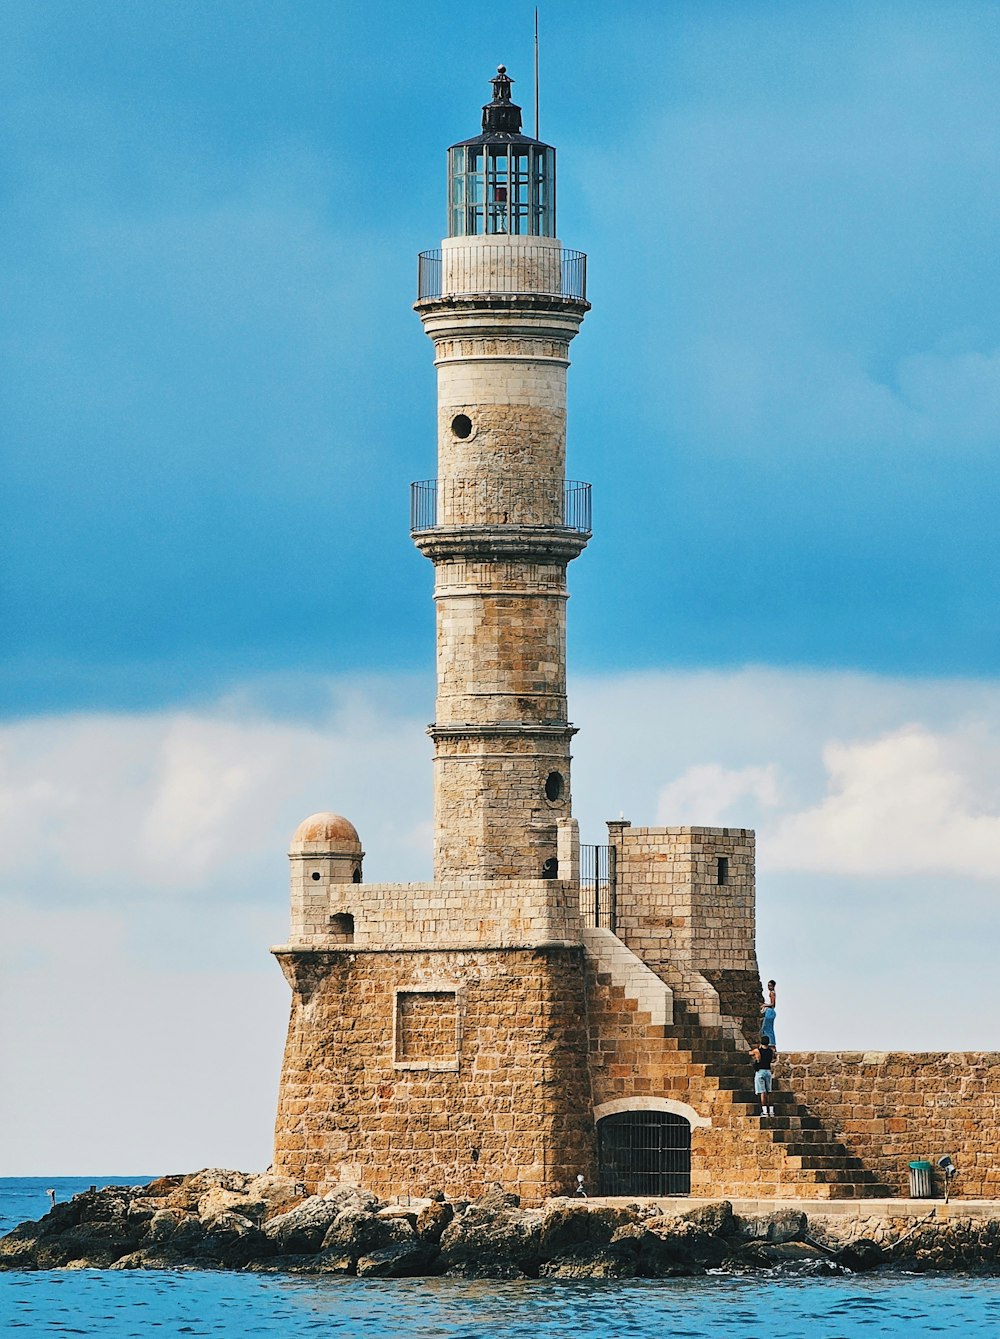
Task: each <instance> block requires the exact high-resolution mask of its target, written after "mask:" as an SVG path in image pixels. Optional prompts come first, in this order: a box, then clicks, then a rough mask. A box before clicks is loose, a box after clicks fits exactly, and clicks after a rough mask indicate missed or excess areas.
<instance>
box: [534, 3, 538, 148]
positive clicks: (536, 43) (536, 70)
mask: <svg viewBox="0 0 1000 1339" xmlns="http://www.w3.org/2000/svg"><path fill="white" fill-rule="evenodd" d="M535 139H538V6H537V5H536V6H535Z"/></svg>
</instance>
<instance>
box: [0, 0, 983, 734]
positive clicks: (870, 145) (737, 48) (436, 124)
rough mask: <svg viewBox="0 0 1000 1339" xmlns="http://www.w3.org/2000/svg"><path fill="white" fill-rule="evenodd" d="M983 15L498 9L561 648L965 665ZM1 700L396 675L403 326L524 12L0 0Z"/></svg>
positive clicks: (978, 656)
mask: <svg viewBox="0 0 1000 1339" xmlns="http://www.w3.org/2000/svg"><path fill="white" fill-rule="evenodd" d="M998 21H1000V10H998V7H997V6H996V5H995V4H990V5H984V4H973V5H963V4H950V5H948V6H947V7H942V6H939V5H929V6H922V5H919V4H906V5H891V4H883V5H879V6H870V5H851V4H845V5H839V6H821V5H809V4H789V5H783V4H763V5H762V4H759V3H754V4H714V5H713V4H709V5H705V4H703V3H699V4H679V5H671V6H669V7H666V6H665V7H663V8H662V9H659V8H656V7H649V6H642V5H629V4H625V5H622V6H617V7H615V9H614V10H613V11H611V10H607V11H605V10H604V9H603V8H601V7H597V6H594V7H592V8H590V7H587V8H584V9H583V10H581V9H580V8H579V6H575V5H574V6H571V5H562V4H552V5H550V6H546V7H543V16H542V39H543V46H542V55H543V62H542V71H543V90H542V92H543V102H542V108H543V132H544V134H545V136H547V137H548V138H550V139H551V140H553V141H554V142H555V143H556V144H557V145H558V147H559V150H560V173H561V175H560V190H561V196H560V231H561V234H562V237H563V240H564V242H565V243H566V244H567V245H571V246H576V247H580V248H582V249H586V250H587V251H588V252H589V253H590V258H591V260H590V264H591V293H592V297H593V302H594V311H593V313H592V315H591V317H590V318H589V321H588V324H587V326H586V328H585V333H584V336H583V337H582V338H581V339H580V340H579V341H578V343H577V345H576V347H575V350H574V354H575V363H576V366H575V369H574V373H573V375H572V379H571V401H570V412H571V473H572V474H573V475H574V476H576V477H580V478H586V479H589V480H591V481H592V482H593V484H594V488H595V507H596V517H597V537H596V539H595V542H594V545H593V547H592V550H591V552H590V553H589V554H588V556H587V557H586V559H585V560H584V561H583V562H581V563H579V564H578V565H577V567H576V568H575V569H574V573H573V577H574V581H573V586H574V593H575V594H576V596H577V598H576V600H575V602H574V605H573V610H572V636H573V656H574V664H575V665H576V666H577V667H578V668H580V669H600V670H608V669H614V668H629V667H634V666H636V665H642V666H654V665H655V666H665V665H679V666H694V665H701V664H712V665H739V664H743V663H746V662H763V663H768V664H784V665H798V666H824V667H834V666H845V667H851V668H872V669H875V670H877V671H880V672H891V673H900V672H901V673H915V674H922V675H927V674H936V673H941V672H946V673H951V674H965V673H970V674H984V673H985V674H991V673H994V672H995V671H996V668H997V663H998V657H1000V645H998V640H997V635H996V632H995V620H994V619H993V618H992V617H991V613H992V610H993V609H994V607H995V605H996V601H997V596H998V589H997V586H998V580H1000V577H998V573H1000V563H998V561H997V558H998V553H997V545H998V540H997V533H998V532H997V527H996V526H995V525H994V524H993V515H992V512H993V496H994V493H995V489H996V483H997V470H998V468H1000V464H998V460H997V455H996V452H995V451H994V450H993V447H994V443H995V436H996V421H997V409H998V407H1000V395H998V391H997V368H998V358H1000V354H998V352H997V350H998V349H1000V330H998V323H1000V315H998V312H1000V304H998V302H997V300H996V299H997V288H998V284H1000V274H998V265H1000V260H998V252H997V248H996V246H995V245H994V241H995V237H996V235H997V225H998V221H1000V220H998V211H1000V183H998V177H997V173H996V171H995V163H996V154H997V140H998V136H1000V129H998V127H1000V116H998V112H1000V77H998V76H1000V68H998V66H1000V47H998V44H997V42H996V41H995V39H996V37H997V35H998V27H1000V22H998ZM0 36H2V39H3V44H4V48H5V50H6V52H7V59H6V61H5V64H4V73H3V75H2V76H0V77H2V79H3V87H2V94H3V107H4V109H3V113H2V115H3V122H4V124H3V135H2V143H3V147H2V150H0V153H2V163H0V171H2V178H0V180H2V190H3V195H2V207H3V213H4V237H5V245H4V248H3V251H2V254H0V284H2V287H3V291H4V292H5V294H6V295H7V298H6V300H5V302H4V304H3V311H2V313H0V342H2V348H3V352H4V362H5V365H6V369H7V374H6V376H5V377H4V383H5V384H4V389H3V393H2V401H0V431H2V437H3V440H4V442H5V444H6V452H5V454H6V457H7V486H6V489H5V501H4V507H5V511H6V516H5V529H6V532H7V535H8V541H7V543H8V554H7V561H6V574H7V583H6V606H7V607H6V614H5V622H6V625H7V630H8V631H7V638H8V658H7V670H6V672H5V680H4V690H5V691H4V695H3V696H4V701H5V703H6V709H7V711H8V712H10V713H21V712H37V711H45V710H48V709H50V708H52V707H56V708H59V709H66V708H72V707H76V706H80V705H86V706H102V707H117V706H120V705H124V706H150V705H154V704H158V703H165V702H176V701H179V700H190V699H191V698H197V697H198V696H199V695H200V694H204V693H213V692H216V691H218V690H219V688H220V687H224V686H225V685H226V684H227V683H228V682H230V681H231V680H233V679H235V678H238V677H241V676H244V675H245V674H247V673H248V672H259V671H287V670H295V671H301V670H302V669H304V668H308V669H312V670H319V671H323V670H328V669H330V668H331V667H337V668H339V669H348V670H365V671H368V670H371V669H372V668H376V667H377V668H393V669H398V668H400V667H401V666H402V667H407V668H412V669H416V670H419V669H421V668H423V667H426V666H427V664H428V663H429V659H430V653H431V645H432V642H431V621H430V617H429V605H428V601H427V592H428V583H429V569H428V568H427V567H426V564H425V563H423V561H422V560H421V559H420V558H419V557H418V555H417V554H416V553H415V552H414V551H413V550H412V548H411V547H410V544H409V540H408V537H407V533H406V515H407V512H406V506H407V497H406V488H407V484H408V482H409V480H410V479H412V478H423V477H426V476H427V475H429V474H431V473H432V472H433V449H434V448H433V374H432V370H431V351H430V346H429V345H428V344H427V343H426V341H425V340H424V339H423V337H422V335H421V333H420V328H419V325H418V324H417V321H416V318H415V316H414V315H413V313H412V312H411V311H410V302H411V301H412V298H413V291H412V290H413V283H414V274H413V272H414V255H415V252H416V251H417V250H419V249H421V248H423V247H426V246H433V245H435V244H436V243H437V241H438V239H439V235H440V232H441V229H442V221H443V164H444V157H443V150H444V148H445V146H446V145H447V144H448V143H449V142H451V141H453V140H456V139H459V138H462V137H464V136H466V135H467V134H468V133H470V132H471V131H473V130H474V129H475V128H476V125H477V118H478V109H479V104H480V103H481V101H482V100H483V99H484V98H485V96H486V93H487V91H488V85H487V82H486V80H487V77H488V75H489V73H490V71H491V69H492V67H493V66H494V65H495V64H496V57H497V55H498V53H499V54H500V56H502V57H503V58H505V59H506V60H507V62H508V64H509V65H510V67H511V69H512V72H513V73H514V74H515V75H517V76H518V77H519V83H518V85H517V89H518V92H519V93H520V95H521V96H522V97H523V98H524V100H525V102H526V103H528V104H529V105H530V64H531V9H530V6H527V5H519V4H510V5H505V6H502V7H497V6H493V5H486V6H476V5H469V4H461V5H458V4H454V5H452V4H433V5H431V6H429V7H424V8H419V9H416V8H413V7H410V6H402V5H380V6H370V7H369V6H361V5H355V4H348V3H344V4H338V5H331V4H329V3H322V4H319V3H308V2H305V3H302V2H300V3H296V4H294V5H292V4H286V3H281V2H280V0H274V2H273V3H268V4H252V3H246V0H242V2H241V3H239V4H227V3H213V4H212V5H209V6H206V5H203V4H197V3H183V2H181V3H173V4H171V5H166V6H165V5H162V4H158V3H144V2H143V0H139V2H138V3H129V4H121V5H119V4H110V3H105V4H98V5H97V6H80V5H78V4H75V3H65V4H63V3H59V2H58V0H52V2H51V3H47V4H46V5H45V6H37V5H30V4H11V3H6V4H4V5H3V6H2V7H0Z"/></svg>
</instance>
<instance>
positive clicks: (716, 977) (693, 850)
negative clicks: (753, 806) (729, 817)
mask: <svg viewBox="0 0 1000 1339" xmlns="http://www.w3.org/2000/svg"><path fill="white" fill-rule="evenodd" d="M608 839H609V842H610V844H611V847H612V849H613V851H614V856H615V865H616V872H617V893H616V902H617V933H618V935H619V936H620V938H621V939H622V940H623V941H624V942H625V943H626V944H627V945H628V946H629V948H631V949H632V950H633V952H635V953H636V954H638V956H639V957H641V958H642V959H643V961H644V962H646V963H648V964H649V965H650V966H651V967H652V968H653V970H654V971H662V972H663V974H664V976H665V979H667V980H668V981H670V979H671V974H674V980H675V981H676V983H677V984H678V985H679V986H680V988H681V990H682V992H683V991H685V983H684V981H683V976H684V973H685V972H687V973H688V980H687V983H686V993H687V995H688V998H689V999H691V1000H692V1001H693V1000H695V999H696V998H697V996H698V995H701V996H702V998H703V1000H704V1008H702V1009H698V1012H699V1014H703V1015H704V1021H705V1022H710V1023H715V1022H717V1021H718V1018H717V1017H713V1016H712V1014H713V1012H714V1010H717V1012H718V1013H721V1014H722V1015H727V1016H729V1017H732V1018H735V1019H737V1020H739V1021H740V1022H741V1023H742V1025H743V1029H744V1032H745V1035H746V1036H747V1037H753V1036H755V1035H756V1033H757V1031H758V1028H759V1009H760V1000H761V993H760V973H759V970H758V967H757V957H756V952H755V949H754V943H755V937H756V927H755V906H754V834H753V832H751V831H750V830H749V829H748V828H705V827H666V828H645V827H643V828H639V827H632V826H631V824H629V823H627V822H626V821H624V820H621V821H618V822H613V823H609V824H608ZM698 977H701V978H703V979H704V981H707V982H708V984H709V987H710V988H711V990H712V991H714V992H715V994H716V995H717V997H718V999H717V1001H716V1004H715V1006H714V1010H713V1006H712V1003H711V995H710V992H706V991H705V987H704V985H703V984H701V983H699V982H698V981H697V978H698Z"/></svg>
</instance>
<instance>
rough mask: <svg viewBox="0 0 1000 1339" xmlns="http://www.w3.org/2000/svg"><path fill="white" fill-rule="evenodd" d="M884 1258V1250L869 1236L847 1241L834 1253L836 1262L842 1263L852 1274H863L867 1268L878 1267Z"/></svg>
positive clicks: (883, 1262)
mask: <svg viewBox="0 0 1000 1339" xmlns="http://www.w3.org/2000/svg"><path fill="white" fill-rule="evenodd" d="M886 1259H887V1257H886V1253H885V1251H884V1250H883V1249H882V1247H881V1246H880V1245H879V1244H878V1242H877V1241H872V1240H871V1238H870V1237H859V1238H858V1239H857V1241H852V1242H848V1244H847V1245H846V1246H842V1247H841V1249H840V1250H839V1251H838V1252H837V1255H836V1260H837V1264H838V1265H843V1267H844V1268H845V1269H849V1270H850V1271H851V1272H852V1273H853V1274H865V1273H867V1272H868V1271H869V1270H872V1269H878V1268H879V1266H880V1265H884V1264H885V1262H886Z"/></svg>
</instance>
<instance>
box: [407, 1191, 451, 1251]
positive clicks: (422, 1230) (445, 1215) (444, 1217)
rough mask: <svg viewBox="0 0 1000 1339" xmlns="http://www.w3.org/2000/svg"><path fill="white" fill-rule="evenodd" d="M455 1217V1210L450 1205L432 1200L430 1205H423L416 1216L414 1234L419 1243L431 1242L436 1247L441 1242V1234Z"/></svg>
mask: <svg viewBox="0 0 1000 1339" xmlns="http://www.w3.org/2000/svg"><path fill="white" fill-rule="evenodd" d="M454 1217H455V1210H454V1209H453V1208H452V1206H451V1205H450V1204H447V1203H445V1202H444V1200H443V1198H442V1199H441V1200H436V1199H432V1200H431V1202H430V1204H425V1205H424V1207H423V1208H422V1209H421V1210H420V1212H419V1213H418V1214H417V1221H416V1233H417V1236H418V1237H419V1238H420V1240H421V1241H427V1242H431V1243H432V1244H433V1245H435V1246H436V1245H437V1244H438V1242H439V1241H440V1240H441V1234H442V1232H444V1230H445V1228H446V1227H447V1226H448V1224H449V1223H450V1222H451V1221H452V1219H453V1218H454Z"/></svg>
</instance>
